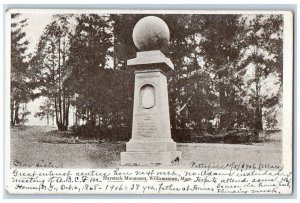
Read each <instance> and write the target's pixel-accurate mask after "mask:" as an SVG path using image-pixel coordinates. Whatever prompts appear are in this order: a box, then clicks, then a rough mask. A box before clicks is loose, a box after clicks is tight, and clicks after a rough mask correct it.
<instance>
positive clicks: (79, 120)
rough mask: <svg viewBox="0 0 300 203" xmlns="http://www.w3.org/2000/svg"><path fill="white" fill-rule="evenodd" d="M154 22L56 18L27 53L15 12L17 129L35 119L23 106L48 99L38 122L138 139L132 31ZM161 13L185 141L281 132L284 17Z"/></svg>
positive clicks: (173, 106) (176, 127)
mask: <svg viewBox="0 0 300 203" xmlns="http://www.w3.org/2000/svg"><path fill="white" fill-rule="evenodd" d="M144 16H147V15H128V14H126V15H125V14H120V15H118V14H113V15H97V14H82V15H73V14H64V15H54V16H53V19H52V21H51V22H50V23H49V24H48V25H47V26H46V28H45V29H44V32H43V34H42V35H41V37H40V40H39V43H38V45H37V48H36V51H35V52H34V53H32V55H30V56H24V52H25V50H26V47H27V44H28V41H26V40H25V39H26V33H25V32H24V31H23V27H24V26H26V19H22V16H20V15H19V14H12V16H11V18H12V33H11V39H12V43H11V69H12V75H11V88H12V91H11V92H12V94H11V125H16V124H20V123H21V124H22V122H25V121H24V120H25V119H26V115H27V114H28V112H27V111H26V109H25V110H21V106H22V105H24V104H26V103H27V102H29V101H30V100H32V99H35V98H37V97H40V96H42V97H44V98H46V100H45V102H44V103H43V104H42V105H41V106H40V111H39V112H37V113H36V116H39V117H41V118H46V119H47V121H48V122H49V120H51V119H53V120H55V123H56V125H57V127H58V130H61V131H65V130H67V129H68V127H70V126H71V125H73V130H75V132H76V133H77V134H78V135H83V136H89V135H90V136H95V135H96V136H99V137H101V136H104V135H106V136H110V137H115V138H116V139H121V137H123V138H124V139H127V138H129V137H130V131H131V122H132V107H133V88H134V74H133V71H132V70H131V69H130V68H128V67H127V66H126V61H127V60H128V59H131V58H134V57H135V54H136V52H137V51H138V50H137V49H136V48H135V46H134V44H133V41H132V30H133V27H134V25H135V24H136V23H137V21H138V20H140V19H141V18H142V17H144ZM156 16H158V17H160V18H162V19H163V20H164V21H165V22H166V23H167V24H168V26H169V29H170V33H171V37H170V43H169V46H168V47H166V48H164V50H162V51H163V52H164V53H165V55H166V56H167V57H169V58H170V59H171V60H172V62H173V63H174V65H175V70H174V71H171V72H169V73H168V80H169V81H168V89H169V99H170V101H169V103H170V117H171V126H172V131H173V135H174V136H175V137H177V138H178V136H179V137H180V136H181V138H182V139H188V138H184V136H183V135H186V134H191V133H194V134H203V133H209V134H220V133H224V132H231V131H233V130H237V129H245V130H247V131H249V132H251V136H257V134H258V132H259V131H261V130H263V129H275V128H278V127H279V128H280V126H278V120H280V112H281V103H282V98H281V93H282V75H283V72H282V69H283V68H282V66H283V61H282V60H283V17H282V15H209V14H208V15H199V14H197V15H187V14H184V15H172V14H168V15H156ZM71 109H72V112H75V113H74V115H71V114H70V112H71V111H70V110H71ZM71 116H74V122H73V123H70V122H69V118H70V117H71ZM279 124H280V123H279ZM123 138H122V139H123Z"/></svg>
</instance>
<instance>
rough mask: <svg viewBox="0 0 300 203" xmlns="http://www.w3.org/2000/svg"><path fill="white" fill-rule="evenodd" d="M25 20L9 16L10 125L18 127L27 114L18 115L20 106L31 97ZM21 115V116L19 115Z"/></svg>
mask: <svg viewBox="0 0 300 203" xmlns="http://www.w3.org/2000/svg"><path fill="white" fill-rule="evenodd" d="M26 26H27V19H24V18H22V16H21V14H19V13H13V14H11V64H10V67H11V96H10V112H11V113H10V114H11V115H10V124H11V125H18V124H24V123H25V122H26V115H28V114H29V113H28V112H26V113H25V112H23V113H22V114H21V113H20V108H21V105H22V104H25V103H27V102H29V101H30V99H31V97H32V86H31V83H30V81H29V80H28V77H29V67H28V62H27V58H28V57H27V55H26V50H27V47H28V43H29V42H28V40H27V39H26V33H25V31H24V28H25V27H26ZM20 114H21V115H20Z"/></svg>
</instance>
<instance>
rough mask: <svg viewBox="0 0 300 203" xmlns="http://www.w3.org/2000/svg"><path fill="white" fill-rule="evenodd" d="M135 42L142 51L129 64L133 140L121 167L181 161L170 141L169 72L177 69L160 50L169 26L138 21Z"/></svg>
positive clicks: (157, 21) (147, 19)
mask: <svg viewBox="0 0 300 203" xmlns="http://www.w3.org/2000/svg"><path fill="white" fill-rule="evenodd" d="M132 36H133V41H134V44H135V46H136V47H137V48H138V49H139V50H140V51H141V52H137V54H136V58H134V59H130V60H128V61H127V65H128V66H129V67H132V68H134V70H135V72H134V74H135V87H134V106H133V122H132V138H131V140H130V141H129V142H127V143H126V152H122V153H121V165H152V164H153V165H159V164H161V165H171V164H172V163H174V162H178V161H179V160H180V159H181V152H179V151H177V150H176V143H175V142H174V141H173V140H172V138H171V129H170V116H169V100H168V88H167V76H166V72H167V71H169V70H174V65H173V63H172V62H171V60H170V59H169V58H167V57H165V55H164V54H163V53H162V52H161V51H160V49H161V48H163V47H164V46H166V45H167V44H168V42H169V38H170V32H169V28H168V26H167V24H166V23H165V22H164V21H163V20H162V19H160V18H158V17H154V16H148V17H145V18H142V19H141V20H140V21H138V22H137V24H136V25H135V27H134V29H133V34H132Z"/></svg>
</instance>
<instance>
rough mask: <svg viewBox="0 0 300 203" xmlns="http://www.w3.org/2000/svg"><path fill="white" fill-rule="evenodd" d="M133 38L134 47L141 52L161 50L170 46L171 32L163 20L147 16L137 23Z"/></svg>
mask: <svg viewBox="0 0 300 203" xmlns="http://www.w3.org/2000/svg"><path fill="white" fill-rule="evenodd" d="M132 38H133V42H134V45H135V46H136V47H137V48H138V49H139V50H140V51H150V50H159V49H161V48H162V47H164V46H166V45H167V44H168V42H169V39H170V31H169V28H168V25H167V24H166V23H165V21H163V20H162V19H160V18H158V17H155V16H147V17H144V18H142V19H141V20H139V21H138V22H137V23H136V25H135V26H134V28H133V33H132Z"/></svg>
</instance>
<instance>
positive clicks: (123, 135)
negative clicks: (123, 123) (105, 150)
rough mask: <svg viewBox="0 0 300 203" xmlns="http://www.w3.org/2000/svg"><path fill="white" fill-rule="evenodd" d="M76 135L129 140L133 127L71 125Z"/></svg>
mask: <svg viewBox="0 0 300 203" xmlns="http://www.w3.org/2000/svg"><path fill="white" fill-rule="evenodd" d="M70 129H71V131H72V133H73V135H74V136H76V137H77V136H78V137H80V138H83V139H84V138H87V139H89V138H93V139H99V140H101V139H106V140H111V141H129V140H130V138H131V129H129V128H126V127H114V128H101V127H99V126H94V125H91V124H86V125H81V126H72V127H70Z"/></svg>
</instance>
